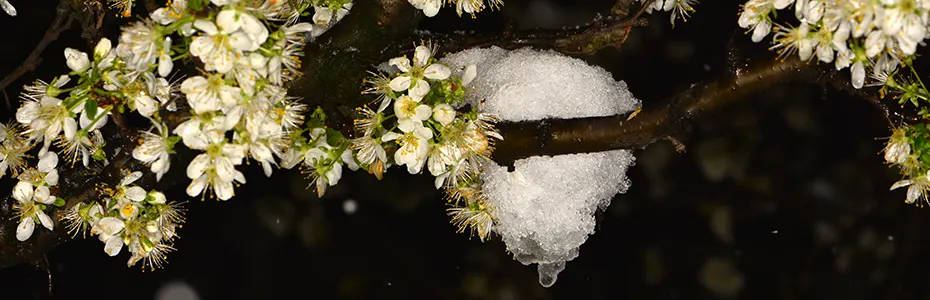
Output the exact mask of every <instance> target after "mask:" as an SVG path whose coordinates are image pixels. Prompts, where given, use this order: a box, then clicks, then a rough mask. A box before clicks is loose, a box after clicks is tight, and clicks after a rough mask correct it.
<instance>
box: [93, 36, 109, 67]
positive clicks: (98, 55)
mask: <svg viewBox="0 0 930 300" xmlns="http://www.w3.org/2000/svg"><path fill="white" fill-rule="evenodd" d="M112 48H113V44H112V43H110V40H109V39H107V38H102V39H100V41H99V42H97V46H96V47H94V61H98V62H99V61H100V60H102V59H103V58H104V57H107V54H110V49H112Z"/></svg>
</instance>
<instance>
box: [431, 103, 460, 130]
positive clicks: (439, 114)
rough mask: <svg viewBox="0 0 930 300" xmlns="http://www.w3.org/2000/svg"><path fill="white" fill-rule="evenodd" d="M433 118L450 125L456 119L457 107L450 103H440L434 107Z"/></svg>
mask: <svg viewBox="0 0 930 300" xmlns="http://www.w3.org/2000/svg"><path fill="white" fill-rule="evenodd" d="M433 120H436V122H439V124H442V126H446V125H449V124H450V123H452V121H453V120H455V109H453V108H452V106H451V105H449V104H445V103H443V104H439V105H436V107H434V108H433Z"/></svg>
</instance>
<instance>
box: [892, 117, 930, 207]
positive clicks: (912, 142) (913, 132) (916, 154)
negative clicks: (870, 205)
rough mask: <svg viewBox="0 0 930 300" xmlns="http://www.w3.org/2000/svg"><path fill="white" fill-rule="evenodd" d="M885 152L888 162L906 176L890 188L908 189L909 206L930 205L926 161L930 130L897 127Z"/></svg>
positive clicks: (929, 187)
mask: <svg viewBox="0 0 930 300" xmlns="http://www.w3.org/2000/svg"><path fill="white" fill-rule="evenodd" d="M884 152H885V162H887V163H888V164H890V165H892V166H897V167H898V168H899V169H900V170H901V175H902V176H903V177H904V179H902V180H900V181H898V182H895V183H894V184H893V185H892V186H891V189H892V190H894V189H898V188H902V187H907V188H908V189H907V197H906V198H905V202H906V203H909V204H914V203H916V204H917V205H921V206H922V205H924V204H930V198H928V197H927V194H928V192H930V168H928V167H927V165H928V162H926V161H924V158H923V157H925V156H926V155H927V154H928V153H930V128H927V126H926V125H924V124H918V125H913V126H902V127H898V128H894V129H893V130H892V133H891V137H890V138H889V139H888V142H887V143H886V144H885V149H884Z"/></svg>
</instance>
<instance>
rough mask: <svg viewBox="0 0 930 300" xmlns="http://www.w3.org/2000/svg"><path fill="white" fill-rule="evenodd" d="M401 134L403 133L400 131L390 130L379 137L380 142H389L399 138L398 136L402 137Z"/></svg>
mask: <svg viewBox="0 0 930 300" xmlns="http://www.w3.org/2000/svg"><path fill="white" fill-rule="evenodd" d="M402 136H403V135H402V134H400V133H396V132H393V131H392V132H388V133H385V134H384V136H382V137H381V142H390V141H393V140H396V139H399V138H400V137H402Z"/></svg>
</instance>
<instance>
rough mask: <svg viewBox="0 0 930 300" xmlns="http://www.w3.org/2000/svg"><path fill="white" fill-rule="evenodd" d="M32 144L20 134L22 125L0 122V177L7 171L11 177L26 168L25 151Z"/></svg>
mask: <svg viewBox="0 0 930 300" xmlns="http://www.w3.org/2000/svg"><path fill="white" fill-rule="evenodd" d="M30 148H32V145H31V144H29V142H28V141H27V140H25V139H23V136H22V126H20V125H19V124H16V123H11V124H0V178H2V177H3V175H6V173H7V172H8V171H9V172H10V175H12V176H13V177H16V176H19V174H20V173H21V172H22V171H23V170H25V169H26V158H27V157H28V156H27V155H26V152H27V151H29V149H30Z"/></svg>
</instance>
